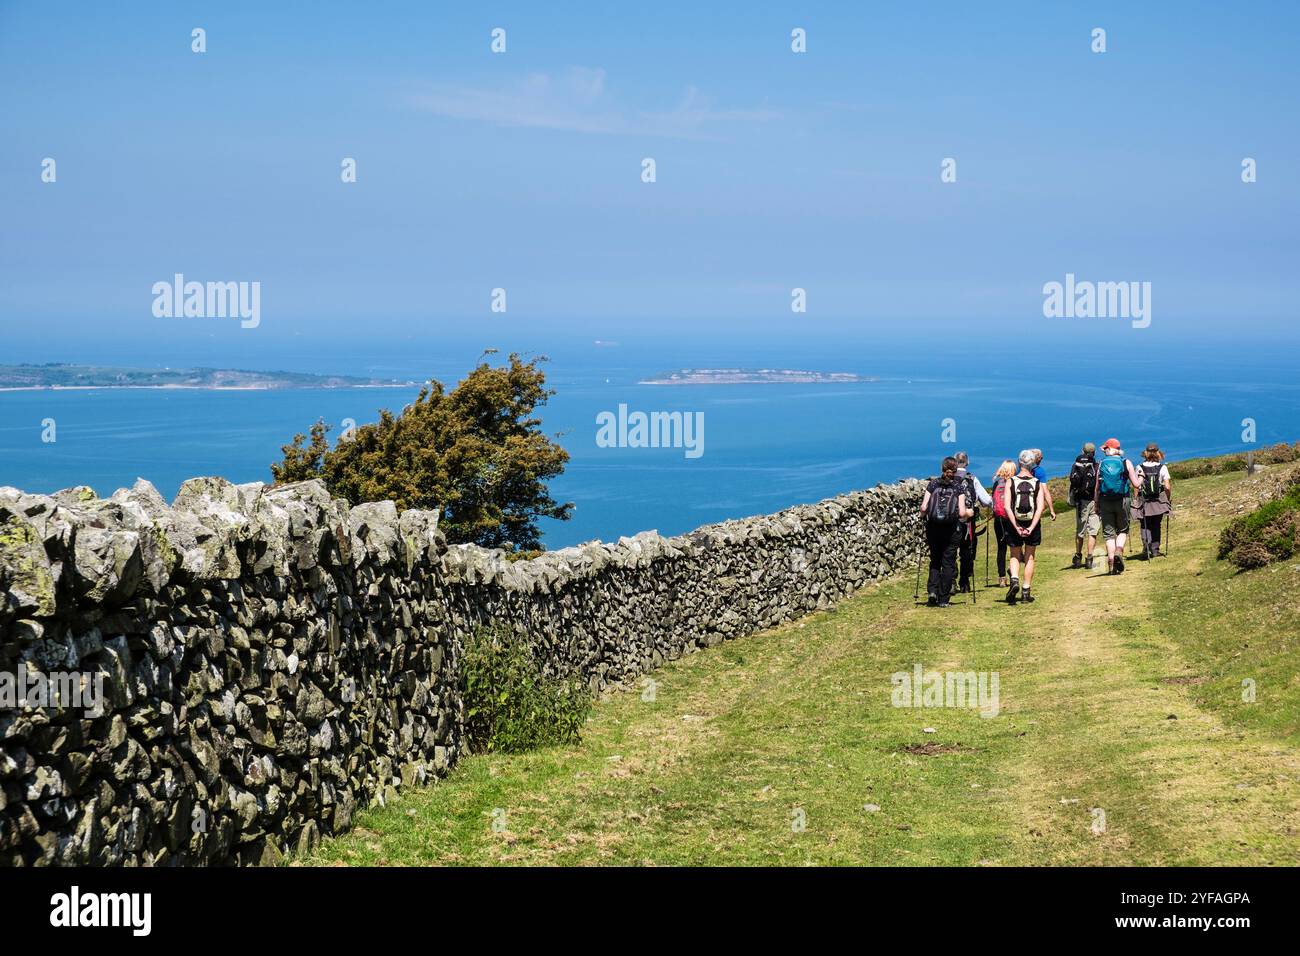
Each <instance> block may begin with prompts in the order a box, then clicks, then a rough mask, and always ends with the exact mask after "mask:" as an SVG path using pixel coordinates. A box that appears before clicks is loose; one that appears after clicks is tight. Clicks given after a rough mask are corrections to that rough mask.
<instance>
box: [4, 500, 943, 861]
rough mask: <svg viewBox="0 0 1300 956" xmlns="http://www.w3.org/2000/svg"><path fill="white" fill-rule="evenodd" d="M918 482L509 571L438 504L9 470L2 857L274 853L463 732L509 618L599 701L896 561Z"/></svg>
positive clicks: (549, 557) (904, 550)
mask: <svg viewBox="0 0 1300 956" xmlns="http://www.w3.org/2000/svg"><path fill="white" fill-rule="evenodd" d="M921 494H922V486H921V484H920V483H919V482H915V481H907V482H902V483H900V484H897V485H889V486H884V485H882V486H878V487H877V488H874V489H872V490H869V491H863V492H855V493H853V494H848V495H843V496H840V497H837V498H832V499H828V500H826V501H823V502H820V503H818V504H813V505H803V506H799V507H796V508H792V509H789V510H787V511H783V512H780V513H778V514H774V515H767V516H762V517H755V518H747V519H743V520H739V521H730V522H725V523H723V524H718V525H711V526H707V527H704V528H700V529H699V530H697V531H695V532H693V533H691V534H688V535H682V536H678V537H673V538H664V537H661V536H659V535H658V534H655V533H653V532H647V533H643V534H639V535H636V536H635V537H631V538H623V539H620V540H619V541H618V542H617V543H612V544H602V543H592V544H587V545H583V546H580V547H576V548H566V549H563V550H560V551H555V552H549V553H547V554H544V555H542V556H541V557H539V558H536V559H533V560H530V561H517V562H508V561H505V560H504V559H503V558H502V556H501V555H500V553H498V552H491V551H485V550H483V549H481V548H477V547H473V546H452V547H448V546H447V545H446V543H445V541H444V539H443V537H442V535H441V534H440V532H439V531H438V528H437V516H436V514H435V513H433V512H425V511H405V512H402V513H400V514H399V513H398V511H397V509H396V508H395V507H394V506H393V504H392V503H391V502H379V503H371V504H363V505H358V506H355V507H349V506H348V505H347V503H346V502H344V501H341V500H338V499H331V498H330V496H329V494H328V493H327V492H326V490H325V488H324V487H323V486H322V485H321V484H319V483H318V482H305V483H303V484H299V485H288V486H283V487H267V486H263V485H261V484H256V483H255V484H247V485H233V484H231V483H229V482H227V481H224V480H222V479H219V478H197V479H193V480H191V481H189V482H186V483H185V485H184V486H182V488H181V490H180V492H179V494H178V495H177V497H176V500H175V501H174V502H173V503H172V504H171V505H168V504H167V503H166V502H165V501H164V500H163V499H162V497H161V496H160V495H159V494H158V492H157V491H156V490H155V489H154V488H153V486H152V485H150V484H149V483H148V482H144V481H139V482H137V483H136V485H135V486H134V487H133V488H131V489H123V490H121V491H119V492H117V493H116V494H115V495H113V497H111V498H108V499H100V498H97V497H96V496H95V494H94V493H93V492H92V491H91V490H90V489H88V488H74V489H69V490H67V491H63V492H59V493H57V494H55V495H52V496H43V495H28V494H24V493H22V492H19V491H17V490H16V489H12V488H0V865H31V864H89V865H174V864H251V863H263V864H265V863H274V862H277V861H279V860H280V859H282V858H283V857H284V856H285V854H287V853H291V852H301V851H305V850H307V849H310V848H311V847H312V846H313V845H314V844H315V843H316V841H317V840H318V839H319V838H320V837H321V836H322V835H326V834H331V833H338V832H342V831H344V830H346V829H347V828H348V827H349V825H350V823H351V820H352V817H353V814H354V813H355V812H356V810H357V809H358V808H360V807H364V806H368V805H370V804H372V803H374V802H377V801H385V800H388V799H391V798H392V797H393V796H394V795H395V793H396V791H397V789H398V788H400V787H403V786H411V785H414V784H418V783H422V782H425V781H428V780H430V779H431V778H433V777H435V776H438V775H441V774H443V773H445V772H446V771H447V770H448V769H449V768H450V767H451V766H452V765H453V764H454V763H455V761H456V759H457V757H458V756H459V755H460V753H461V751H462V748H463V726H464V720H463V717H464V714H463V706H462V702H461V699H460V695H459V691H458V686H457V684H458V667H459V653H460V647H461V643H462V640H463V638H464V636H465V635H466V634H468V633H469V632H470V631H471V629H472V628H474V627H476V626H478V625H481V624H487V623H490V622H492V623H498V624H505V625H507V626H509V627H510V628H512V629H513V630H514V631H515V632H516V633H517V634H519V635H521V636H522V638H523V639H527V640H529V641H530V642H531V643H532V646H533V648H534V650H535V652H536V653H537V655H538V657H539V660H540V661H541V662H542V664H543V666H544V668H545V669H547V670H548V671H549V672H552V673H565V674H574V673H578V674H581V675H583V676H584V677H585V678H586V679H587V680H588V681H589V683H590V685H591V687H592V689H593V690H595V691H599V690H601V689H603V688H605V687H608V686H611V685H614V684H621V683H627V682H629V681H631V680H633V679H634V678H636V677H637V676H638V675H640V674H643V673H645V672H647V671H649V670H652V669H653V668H655V667H657V666H658V665H659V664H661V663H662V662H663V661H664V660H672V659H675V658H678V657H680V656H681V655H682V654H685V653H688V652H690V651H693V650H695V649H697V648H700V647H707V646H712V645H714V644H717V643H719V642H720V641H723V640H725V639H727V638H731V637H737V636H740V635H742V634H747V633H750V632H753V631H756V630H760V629H763V628H766V627H770V626H772V625H775V624H779V623H781V622H784V621H788V620H791V619H793V618H796V617H798V616H800V615H802V614H805V613H808V612H810V611H813V610H816V609H818V608H825V607H829V606H830V605H831V604H832V603H833V602H835V601H836V600H838V599H840V598H843V597H845V596H847V595H849V594H850V593H852V592H853V591H854V590H855V589H857V588H859V587H861V586H862V585H864V584H866V583H868V582H870V581H874V580H878V579H880V578H883V577H885V576H887V575H889V574H891V573H893V572H894V571H897V570H899V569H900V568H902V567H904V566H906V565H908V564H909V563H910V561H911V560H913V558H914V556H915V554H916V550H917V547H918V544H919V542H918V538H917V535H918V528H917V522H916V520H915V518H914V514H915V510H916V508H917V506H918V504H919V501H920V497H921Z"/></svg>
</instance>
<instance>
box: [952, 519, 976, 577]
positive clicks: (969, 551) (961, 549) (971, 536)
mask: <svg viewBox="0 0 1300 956" xmlns="http://www.w3.org/2000/svg"><path fill="white" fill-rule="evenodd" d="M960 524H961V543H960V544H959V545H957V560H958V564H957V587H958V589H960V590H962V591H967V590H969V589H970V579H971V578H972V577H974V575H975V542H976V541H977V540H978V539H977V538H976V537H975V522H973V521H962V522H960Z"/></svg>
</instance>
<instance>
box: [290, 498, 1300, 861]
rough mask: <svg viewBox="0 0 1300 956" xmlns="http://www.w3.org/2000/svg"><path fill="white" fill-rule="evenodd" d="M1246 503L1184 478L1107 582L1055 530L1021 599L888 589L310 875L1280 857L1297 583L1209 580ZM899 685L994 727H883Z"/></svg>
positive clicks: (623, 696) (1287, 802)
mask: <svg viewBox="0 0 1300 956" xmlns="http://www.w3.org/2000/svg"><path fill="white" fill-rule="evenodd" d="M1244 487H1248V486H1243V484H1242V482H1241V480H1240V479H1238V478H1213V479H1203V480H1199V481H1196V482H1186V483H1184V484H1183V485H1182V487H1181V488H1180V496H1181V499H1182V500H1183V501H1185V502H1187V504H1186V505H1184V506H1183V507H1181V508H1180V511H1181V514H1180V515H1179V518H1178V524H1177V525H1176V526H1175V538H1174V541H1173V556H1172V557H1169V558H1165V559H1162V560H1159V561H1157V562H1153V563H1152V564H1150V565H1147V564H1145V563H1143V562H1138V561H1131V562H1130V563H1129V570H1128V571H1127V572H1126V573H1125V574H1123V575H1120V576H1118V577H1113V578H1112V577H1108V576H1105V575H1104V574H1101V573H1100V572H1099V571H1094V572H1091V573H1089V572H1086V571H1083V570H1072V569H1070V568H1069V567H1068V566H1069V556H1070V554H1071V553H1072V551H1073V543H1072V541H1073V539H1072V534H1073V516H1072V515H1070V514H1066V515H1064V516H1063V517H1062V518H1061V520H1060V521H1058V522H1057V523H1056V524H1055V525H1050V526H1049V527H1048V529H1047V535H1046V539H1045V543H1044V547H1043V548H1042V549H1040V552H1039V553H1040V558H1041V562H1040V566H1039V574H1038V577H1037V579H1036V581H1035V588H1034V591H1035V596H1036V597H1037V598H1038V600H1037V601H1036V602H1035V603H1034V604H1033V605H1028V606H1025V605H1021V606H1017V607H1009V606H1007V605H1006V604H1004V603H1002V602H1001V601H1000V600H998V599H999V598H1000V597H1001V592H999V591H997V590H995V589H990V590H984V591H981V592H980V594H979V603H978V604H976V605H973V606H972V605H970V604H966V605H961V606H954V607H953V608H951V609H949V610H946V611H943V610H938V609H929V608H925V607H917V606H914V605H913V603H912V601H911V586H912V579H911V577H910V575H909V576H908V578H907V580H905V581H896V582H891V583H888V584H885V585H883V586H880V587H877V588H873V589H871V590H869V591H867V592H864V593H863V594H862V595H860V596H858V597H855V598H854V599H852V600H850V601H846V602H844V603H843V604H841V605H840V606H839V607H837V608H835V609H833V610H831V611H829V612H826V613H822V614H818V615H814V616H812V617H809V618H806V619H805V620H803V621H801V622H798V623H795V624H792V625H789V626H787V627H783V628H781V629H778V630H775V631H769V632H766V633H764V634H760V635H754V636H751V637H748V638H741V639H739V640H736V641H732V642H728V643H727V644H725V645H723V646H721V647H719V648H716V649H713V650H709V651H704V652H701V653H698V654H695V655H692V656H690V657H689V658H687V659H684V660H681V661H677V662H674V663H672V664H670V665H668V666H666V667H664V668H662V669H661V670H660V671H658V672H656V673H655V674H654V675H652V676H653V679H654V681H655V687H654V693H653V695H650V694H647V693H645V692H644V691H625V692H618V693H614V694H611V695H609V696H608V697H607V699H606V700H604V701H602V702H601V703H600V704H598V705H597V707H596V708H595V710H594V711H593V715H592V717H591V719H590V721H589V723H588V727H587V731H586V734H585V737H584V740H583V743H582V744H581V745H579V746H576V747H572V748H552V749H548V750H544V751H540V752H536V753H531V754H524V755H513V756H483V757H473V758H470V759H467V760H465V761H464V762H462V764H461V765H460V766H459V767H458V768H457V769H456V771H455V772H454V773H453V774H452V775H451V776H450V777H449V778H448V779H447V780H445V781H443V782H441V783H439V784H437V785H435V786H433V787H430V788H427V789H425V790H421V791H416V792H413V793H409V794H407V795H405V796H404V797H403V798H402V799H401V800H400V801H399V802H396V803H393V804H390V805H389V806H388V807H385V808H377V809H374V810H371V811H367V812H365V813H363V814H361V815H360V817H359V819H358V821H357V829H355V830H354V831H353V832H352V833H349V834H347V835H346V836H343V837H341V838H339V839H335V840H331V841H327V842H326V843H325V844H324V845H323V846H322V847H321V848H320V849H319V850H318V851H317V852H316V854H315V855H314V856H313V857H312V858H311V859H310V860H308V861H307V862H309V863H315V864H331V863H344V864H346V863H353V864H489V863H515V864H584V863H622V864H659V865H663V864H805V863H811V864H946V865H1006V864H1102V863H1115V864H1129V863H1133V864H1137V863H1145V864H1292V865H1293V864H1296V863H1300V750H1298V748H1297V745H1300V676H1298V675H1297V672H1298V671H1300V649H1298V647H1297V636H1296V635H1297V634H1300V600H1298V599H1297V598H1296V597H1295V590H1294V589H1295V586H1296V583H1297V577H1296V573H1297V572H1296V569H1294V568H1292V567H1291V566H1288V565H1284V566H1281V567H1274V568H1271V569H1263V570H1261V571H1258V572H1252V574H1249V575H1241V576H1236V577H1234V576H1233V575H1231V574H1230V573H1229V571H1228V569H1226V568H1224V567H1222V566H1220V565H1219V564H1218V563H1216V562H1215V561H1214V560H1213V559H1214V539H1215V537H1216V535H1217V529H1218V527H1219V526H1220V525H1221V524H1222V523H1223V521H1224V520H1225V518H1226V516H1227V515H1228V514H1230V513H1231V512H1232V511H1233V510H1234V509H1236V508H1238V507H1240V505H1239V504H1238V502H1239V500H1241V499H1240V495H1241V494H1242V489H1243V488H1244ZM980 560H981V564H982V562H983V558H982V556H981V559H980ZM1100 563H1101V564H1104V561H1103V562H1100ZM978 577H979V578H980V581H981V583H982V579H983V570H982V568H980V569H979V573H978ZM916 664H920V665H921V666H922V668H923V669H924V670H925V671H933V670H937V671H950V670H953V671H976V672H986V673H991V672H996V673H997V675H998V679H999V685H998V689H999V708H998V713H997V715H996V716H991V717H981V716H980V713H979V711H978V710H976V709H970V708H941V707H920V708H914V707H894V706H892V705H891V693H892V691H893V686H892V685H891V680H890V676H891V674H894V673H895V672H900V671H906V672H911V671H912V669H913V667H914V665H916ZM1246 679H1249V680H1253V681H1254V682H1255V695H1256V696H1255V700H1254V701H1253V702H1246V701H1243V699H1242V693H1243V691H1242V681H1243V680H1246ZM651 696H652V697H653V699H646V698H648V697H651ZM1103 814H1104V816H1103Z"/></svg>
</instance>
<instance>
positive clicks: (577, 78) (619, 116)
mask: <svg viewBox="0 0 1300 956" xmlns="http://www.w3.org/2000/svg"><path fill="white" fill-rule="evenodd" d="M412 102H413V104H414V106H415V107H416V108H418V109H422V110H425V111H427V112H430V113H433V114H434V115H436V116H445V117H448V118H451V119H460V120H468V121H472V122H480V123H492V124H495V125H497V126H525V127H536V128H540V129H555V130H567V131H570V132H575V133H596V134H604V135H619V134H624V135H627V134H634V135H639V136H645V135H649V136H667V137H677V138H691V139H696V138H701V139H702V138H714V137H717V136H719V135H721V134H722V133H723V132H724V131H725V130H726V128H727V127H729V126H735V125H738V124H745V123H766V122H770V121H772V120H775V119H779V118H780V116H781V114H780V113H779V112H777V111H775V110H770V109H766V108H761V109H717V108H715V107H714V106H713V103H712V101H711V100H710V99H709V98H708V97H706V96H704V95H702V94H701V93H700V92H699V90H697V89H696V88H695V87H693V86H689V87H687V88H686V90H685V92H684V93H683V95H682V98H681V100H680V101H679V102H678V104H677V105H676V106H675V107H673V108H672V109H669V110H666V111H647V110H634V109H631V108H628V107H626V106H623V105H621V104H620V103H618V102H617V100H616V99H615V97H614V96H613V95H612V94H610V93H609V92H608V91H607V90H606V89H605V71H604V70H602V69H592V68H588V67H571V68H570V69H569V70H567V71H565V72H564V73H563V74H561V75H558V76H555V75H552V74H549V73H532V74H529V75H528V76H526V77H524V78H523V79H522V80H516V81H514V82H512V83H507V84H502V85H501V86H499V87H496V88H473V87H464V86H441V87H435V88H434V89H432V90H429V91H427V92H424V93H420V94H417V95H415V96H414V97H413V98H412Z"/></svg>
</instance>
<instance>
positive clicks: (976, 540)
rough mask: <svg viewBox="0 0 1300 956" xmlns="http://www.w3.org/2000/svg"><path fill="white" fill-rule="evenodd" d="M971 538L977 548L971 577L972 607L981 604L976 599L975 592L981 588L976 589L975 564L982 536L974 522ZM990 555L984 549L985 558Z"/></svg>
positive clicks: (973, 557)
mask: <svg viewBox="0 0 1300 956" xmlns="http://www.w3.org/2000/svg"><path fill="white" fill-rule="evenodd" d="M970 536H971V542H972V543H973V544H974V546H975V553H974V554H972V555H971V569H970V576H971V582H970V603H971V604H972V605H975V604H978V603H979V599H978V598H976V597H975V592H976V591H978V590H979V588H977V587H975V567H974V565H975V562H976V561H978V560H979V553H980V536H979V535H978V534H976V533H975V522H974V520H972V521H971V523H970ZM988 553H989V552H988V549H987V548H985V549H984V556H985V558H986V559H987V558H988Z"/></svg>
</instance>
